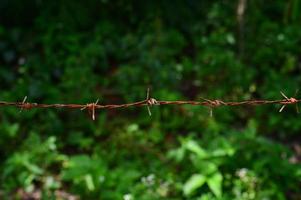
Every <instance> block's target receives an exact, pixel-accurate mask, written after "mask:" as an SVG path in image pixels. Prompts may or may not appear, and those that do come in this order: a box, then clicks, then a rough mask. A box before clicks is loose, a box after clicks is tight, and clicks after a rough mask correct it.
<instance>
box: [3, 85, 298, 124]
mask: <svg viewBox="0 0 301 200" xmlns="http://www.w3.org/2000/svg"><path fill="white" fill-rule="evenodd" d="M280 94H281V95H282V96H283V97H284V98H283V99H280V100H247V101H229V102H225V101H222V100H218V99H215V100H210V99H205V98H202V99H203V101H164V100H156V99H155V98H151V97H150V90H149V89H148V90H147V94H146V99H145V100H143V101H137V102H133V103H125V104H107V105H99V104H98V101H99V100H98V99H97V101H96V102H94V103H88V104H39V103H30V102H27V101H26V100H27V96H25V97H24V99H23V101H22V102H7V101H0V107H1V106H2V107H4V106H13V107H18V108H20V112H22V111H23V110H30V109H33V108H45V109H46V108H66V109H80V110H85V109H86V110H88V113H89V114H91V118H92V120H95V118H96V117H95V115H96V110H97V109H120V108H128V107H140V106H146V107H147V110H148V114H149V115H150V116H151V115H152V113H151V110H150V107H152V106H155V105H177V106H180V105H192V106H206V107H208V108H209V109H210V116H212V115H213V114H212V113H213V109H215V108H217V107H221V106H247V105H250V106H259V105H267V104H280V105H282V106H281V108H280V110H279V112H282V111H283V109H284V108H285V107H286V106H287V105H293V104H294V105H296V110H297V113H299V108H298V103H299V102H300V101H301V99H297V98H295V97H290V98H288V97H287V96H286V95H285V94H284V93H283V92H280Z"/></svg>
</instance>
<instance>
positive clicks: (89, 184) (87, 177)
mask: <svg viewBox="0 0 301 200" xmlns="http://www.w3.org/2000/svg"><path fill="white" fill-rule="evenodd" d="M85 181H86V185H87V188H88V189H89V190H90V191H93V190H95V185H94V182H93V178H92V176H91V174H87V175H85Z"/></svg>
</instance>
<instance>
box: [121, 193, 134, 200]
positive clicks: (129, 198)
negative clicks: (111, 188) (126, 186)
mask: <svg viewBox="0 0 301 200" xmlns="http://www.w3.org/2000/svg"><path fill="white" fill-rule="evenodd" d="M132 199H133V196H132V195H131V194H125V195H123V200H132Z"/></svg>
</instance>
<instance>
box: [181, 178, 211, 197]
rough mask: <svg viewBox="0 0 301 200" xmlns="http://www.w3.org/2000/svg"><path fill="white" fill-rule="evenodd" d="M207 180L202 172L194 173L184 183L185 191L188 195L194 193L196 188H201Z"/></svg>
mask: <svg viewBox="0 0 301 200" xmlns="http://www.w3.org/2000/svg"><path fill="white" fill-rule="evenodd" d="M205 182H206V177H205V176H203V175H202V174H194V175H192V176H191V177H190V178H189V179H188V181H187V182H186V183H185V184H184V187H183V191H184V194H185V195H186V196H188V195H190V194H192V193H193V192H194V191H195V190H196V189H198V188H200V187H201V186H202V185H204V183H205Z"/></svg>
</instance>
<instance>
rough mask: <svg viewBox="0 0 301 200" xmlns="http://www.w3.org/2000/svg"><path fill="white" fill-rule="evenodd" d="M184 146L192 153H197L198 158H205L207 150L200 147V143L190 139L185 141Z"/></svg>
mask: <svg viewBox="0 0 301 200" xmlns="http://www.w3.org/2000/svg"><path fill="white" fill-rule="evenodd" d="M186 148H187V149H188V150H190V151H192V152H194V153H196V154H197V155H198V157H199V158H201V159H202V158H206V157H207V152H206V151H205V150H204V149H203V148H201V147H200V145H199V144H198V143H197V142H195V141H193V140H190V141H188V142H187V143H186Z"/></svg>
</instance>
